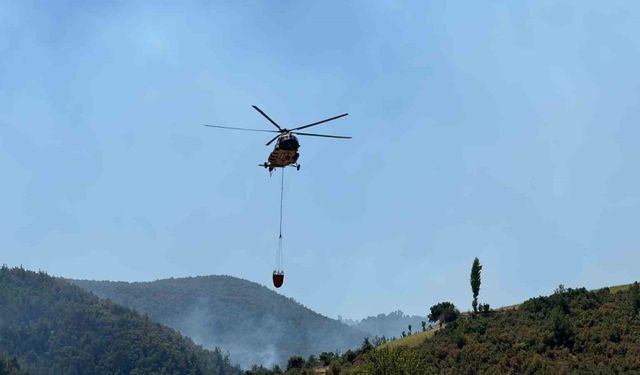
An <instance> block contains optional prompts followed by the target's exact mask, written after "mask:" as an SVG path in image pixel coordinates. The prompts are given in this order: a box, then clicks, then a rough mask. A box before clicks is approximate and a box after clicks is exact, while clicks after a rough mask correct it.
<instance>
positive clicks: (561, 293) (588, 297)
mask: <svg viewBox="0 0 640 375" xmlns="http://www.w3.org/2000/svg"><path fill="white" fill-rule="evenodd" d="M321 358H322V357H321ZM324 358H325V359H326V360H324V361H322V360H320V361H319V360H318V359H317V357H316V358H311V359H310V360H309V359H306V360H305V359H293V361H291V360H290V361H289V365H290V366H289V369H288V371H286V373H288V374H311V373H313V371H314V368H318V369H322V372H323V373H327V374H336V373H339V374H373V375H376V374H379V375H395V374H398V375H400V374H403V375H408V374H416V375H418V374H640V286H638V285H637V284H634V285H633V286H627V287H626V288H625V287H617V288H614V291H613V292H612V291H611V290H610V289H609V288H604V289H600V290H595V291H588V290H586V289H584V288H582V289H564V288H558V290H556V292H555V293H554V294H552V295H550V296H548V297H537V298H531V299H529V300H527V301H525V302H524V303H522V304H521V305H519V306H518V308H511V309H501V310H496V311H490V312H487V313H478V314H463V315H461V316H460V318H458V320H456V321H454V322H452V323H449V324H448V325H446V326H445V327H444V328H442V329H440V330H433V331H428V332H425V333H419V334H415V335H412V336H410V337H408V338H403V339H401V340H395V341H392V342H390V343H387V344H382V345H379V346H378V347H374V346H373V345H370V344H369V343H363V345H362V346H361V348H360V349H359V350H357V351H355V352H346V353H344V354H342V355H341V356H337V357H336V356H335V355H334V356H333V357H327V355H326V353H325V354H324ZM254 373H256V374H269V373H271V372H270V371H267V370H264V369H262V370H260V371H255V372H254Z"/></svg>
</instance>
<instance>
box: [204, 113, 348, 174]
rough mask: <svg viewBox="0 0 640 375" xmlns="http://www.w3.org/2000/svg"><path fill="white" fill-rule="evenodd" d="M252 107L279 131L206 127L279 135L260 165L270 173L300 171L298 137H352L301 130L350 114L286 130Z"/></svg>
mask: <svg viewBox="0 0 640 375" xmlns="http://www.w3.org/2000/svg"><path fill="white" fill-rule="evenodd" d="M252 107H253V108H254V109H255V110H256V111H258V112H259V113H260V114H261V115H262V116H264V117H265V118H266V119H267V120H269V122H270V123H271V124H273V126H275V127H276V128H277V129H278V130H265V129H249V128H236V127H230V126H219V125H205V126H208V127H211V128H220V129H232V130H243V131H253V132H263V133H278V135H276V136H275V137H273V138H272V139H271V140H270V141H269V142H267V144H266V146H269V145H270V144H272V143H273V142H274V141H276V144H275V147H274V149H273V151H271V154H270V155H269V158H268V159H267V161H266V162H264V163H262V164H258V166H260V167H264V168H265V169H269V173H272V172H273V170H274V169H276V168H285V167H288V166H292V167H295V168H296V169H297V170H300V163H298V158H299V157H300V153H298V149H299V148H300V142H299V141H298V138H297V137H296V135H303V136H310V137H325V138H340V139H350V138H351V137H345V136H341V135H328V134H316V133H303V132H300V131H299V130H302V129H306V128H310V127H312V126H316V125H320V124H323V123H325V122H329V121H333V120H336V119H339V118H341V117H344V116H347V115H348V113H343V114H341V115H338V116H334V117H331V118H328V119H325V120H322V121H316V122H312V123H311V124H307V125H303V126H299V127H297V128H293V129H286V128H282V127H280V125H278V124H277V123H276V122H275V121H273V119H271V117H269V116H268V115H267V114H266V113H264V112H263V111H262V110H261V109H260V108H258V107H257V106H255V105H252Z"/></svg>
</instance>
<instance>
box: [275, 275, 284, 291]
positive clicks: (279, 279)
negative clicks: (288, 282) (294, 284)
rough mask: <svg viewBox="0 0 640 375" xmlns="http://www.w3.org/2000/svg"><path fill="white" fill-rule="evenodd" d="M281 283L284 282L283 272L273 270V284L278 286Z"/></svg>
mask: <svg viewBox="0 0 640 375" xmlns="http://www.w3.org/2000/svg"><path fill="white" fill-rule="evenodd" d="M282 283H284V272H282V271H273V286H275V287H276V288H280V287H281V286H282Z"/></svg>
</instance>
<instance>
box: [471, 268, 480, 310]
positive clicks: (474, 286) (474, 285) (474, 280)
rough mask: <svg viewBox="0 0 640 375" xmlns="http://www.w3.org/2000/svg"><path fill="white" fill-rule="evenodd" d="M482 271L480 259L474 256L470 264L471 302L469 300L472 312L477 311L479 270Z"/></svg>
mask: <svg viewBox="0 0 640 375" xmlns="http://www.w3.org/2000/svg"><path fill="white" fill-rule="evenodd" d="M481 271H482V265H481V264H480V260H478V258H475V259H474V260H473V265H472V266H471V291H472V292H473V302H471V306H473V312H474V313H477V312H478V294H480V281H481V280H480V272H481Z"/></svg>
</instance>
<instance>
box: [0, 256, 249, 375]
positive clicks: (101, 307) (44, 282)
mask: <svg viewBox="0 0 640 375" xmlns="http://www.w3.org/2000/svg"><path fill="white" fill-rule="evenodd" d="M0 352H1V353H6V355H7V357H15V358H16V359H17V362H15V361H14V362H15V363H12V362H8V363H3V365H2V367H5V368H8V369H9V370H11V371H12V372H18V366H16V364H18V365H19V367H20V368H21V370H22V371H23V372H26V373H28V374H31V375H60V374H65V375H67V374H68V375H75V374H77V375H93V374H95V375H99V374H130V375H134V374H135V375H145V374H149V375H151V374H176V375H182V374H188V375H219V374H226V375H235V374H240V370H239V369H238V368H234V367H232V366H231V365H230V364H229V362H228V360H226V359H225V358H224V356H223V355H222V354H221V352H220V351H218V350H216V351H207V350H204V349H202V348H201V347H199V346H197V345H195V344H194V343H193V342H192V341H191V340H190V339H188V338H186V337H183V336H181V335H180V334H179V333H178V332H176V331H174V330H173V329H171V328H168V327H165V326H162V325H160V324H158V323H155V322H152V321H151V320H149V319H148V318H147V317H143V316H141V315H140V314H138V313H136V312H134V311H132V310H130V309H128V308H125V307H122V306H119V305H116V304H114V303H112V302H110V301H106V300H103V299H100V298H98V297H96V296H95V295H93V294H91V293H89V292H87V291H85V290H83V289H81V288H79V287H77V286H75V285H72V284H70V283H68V282H66V281H64V280H62V279H59V278H54V277H51V276H49V275H47V274H45V273H43V272H38V273H36V272H32V271H27V270H24V269H22V268H13V269H10V268H7V267H6V266H3V267H2V268H0Z"/></svg>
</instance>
